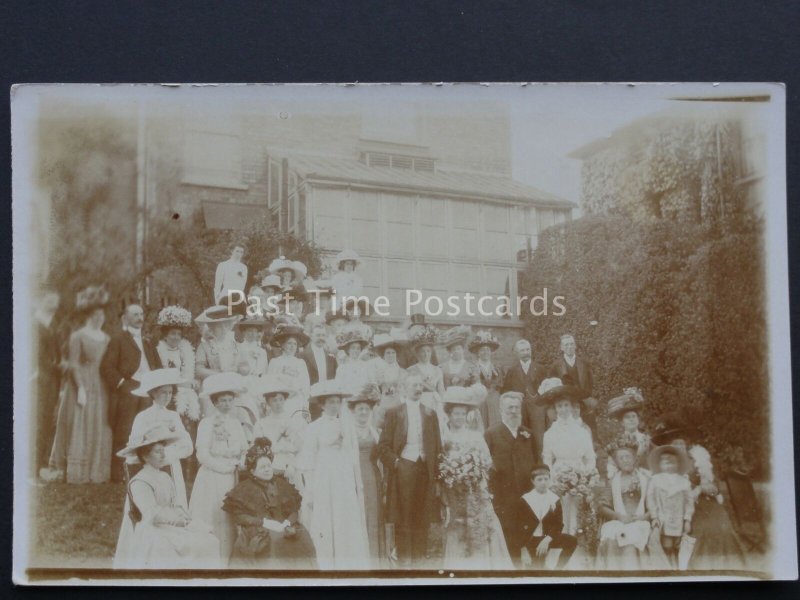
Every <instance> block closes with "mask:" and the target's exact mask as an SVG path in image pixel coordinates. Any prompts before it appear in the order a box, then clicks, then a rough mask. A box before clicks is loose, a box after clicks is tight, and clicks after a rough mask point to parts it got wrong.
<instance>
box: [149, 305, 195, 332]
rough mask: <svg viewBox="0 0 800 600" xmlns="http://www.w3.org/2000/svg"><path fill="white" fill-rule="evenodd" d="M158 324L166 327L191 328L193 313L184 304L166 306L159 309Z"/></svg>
mask: <svg viewBox="0 0 800 600" xmlns="http://www.w3.org/2000/svg"><path fill="white" fill-rule="evenodd" d="M156 325H158V326H159V327H161V328H164V329H190V328H191V327H192V326H193V323H192V313H190V312H189V311H188V310H186V309H185V308H183V307H182V306H178V305H173V306H166V307H164V308H162V309H161V310H160V311H158V318H157V319H156Z"/></svg>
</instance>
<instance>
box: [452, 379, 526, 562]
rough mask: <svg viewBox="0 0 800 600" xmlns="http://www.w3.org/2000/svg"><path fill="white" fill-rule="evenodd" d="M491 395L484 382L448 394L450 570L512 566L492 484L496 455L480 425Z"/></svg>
mask: <svg viewBox="0 0 800 600" xmlns="http://www.w3.org/2000/svg"><path fill="white" fill-rule="evenodd" d="M485 397H486V388H485V387H483V386H482V385H480V384H476V385H473V386H471V387H469V388H466V387H461V386H450V387H449V388H447V390H446V391H445V393H444V410H445V413H446V414H447V425H446V428H445V434H444V440H443V453H442V458H441V462H440V464H439V479H440V481H441V482H442V484H443V503H444V511H445V517H444V526H445V550H444V567H445V568H446V569H484V570H485V569H511V568H513V566H512V563H511V558H510V557H509V554H508V548H507V547H506V542H505V538H504V536H503V530H502V528H501V527H500V521H499V520H498V518H497V515H496V514H495V512H494V508H493V507H492V499H491V494H490V493H489V487H488V475H489V469H490V468H491V465H492V459H491V456H490V454H489V448H488V446H487V445H486V441H485V440H484V438H483V432H482V430H481V428H480V427H479V425H478V424H479V423H480V415H479V414H478V411H479V407H480V405H481V403H482V402H483V401H484V399H485Z"/></svg>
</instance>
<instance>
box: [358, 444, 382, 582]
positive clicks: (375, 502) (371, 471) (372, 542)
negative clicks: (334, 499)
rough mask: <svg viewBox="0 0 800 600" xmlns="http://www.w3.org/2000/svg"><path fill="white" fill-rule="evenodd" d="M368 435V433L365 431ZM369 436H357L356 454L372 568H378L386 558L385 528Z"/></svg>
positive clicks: (377, 477) (377, 476)
mask: <svg viewBox="0 0 800 600" xmlns="http://www.w3.org/2000/svg"><path fill="white" fill-rule="evenodd" d="M367 433H368V434H369V433H370V431H369V430H367ZM377 445H378V444H377V442H376V441H375V438H373V437H372V436H371V435H364V436H361V435H359V438H358V454H359V464H360V466H361V483H362V484H363V486H364V509H365V512H366V516H367V537H368V540H369V555H370V557H371V558H372V567H373V568H380V566H381V561H382V559H384V557H385V556H386V551H385V549H386V543H385V535H384V534H385V527H384V519H383V503H382V502H381V497H382V495H383V494H382V490H383V484H382V482H381V472H380V470H379V469H378V459H377V452H376V446H377Z"/></svg>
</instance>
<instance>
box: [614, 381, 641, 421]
mask: <svg viewBox="0 0 800 600" xmlns="http://www.w3.org/2000/svg"><path fill="white" fill-rule="evenodd" d="M643 408H644V396H642V392H641V391H639V388H625V390H624V391H623V393H622V396H617V397H616V398H612V399H611V400H609V401H608V416H609V418H612V419H620V418H622V416H623V415H624V414H625V413H627V412H630V411H635V412H637V413H640V412H641V411H642V409H643Z"/></svg>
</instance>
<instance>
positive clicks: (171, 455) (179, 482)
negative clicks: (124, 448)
mask: <svg viewBox="0 0 800 600" xmlns="http://www.w3.org/2000/svg"><path fill="white" fill-rule="evenodd" d="M154 425H164V426H166V427H167V429H169V431H172V432H174V433H176V434H177V435H179V436H180V438H179V439H178V440H177V441H176V442H173V443H172V444H169V445H168V446H167V447H166V448H164V453H165V454H166V464H167V465H168V466H169V469H170V473H171V474H172V480H173V481H174V482H175V492H176V495H175V499H176V502H177V503H178V504H179V505H180V506H182V507H183V508H188V507H189V504H188V502H187V501H186V484H185V483H184V481H183V469H181V459H183V458H189V457H190V456H191V455H192V452H194V445H193V444H192V438H191V436H190V435H189V432H188V431H186V428H185V427H184V426H183V421H181V418H180V416H179V415H178V413H176V412H175V411H174V410H169V409H167V408H162V407H160V406H158V405H157V404H153V405H152V406H151V407H150V408H146V409H144V410H143V411H142V412H140V413H139V414H138V415H136V418H135V419H134V420H133V425H132V426H131V435H130V438H129V439H130V441H133V440H137V439H140V438H141V437H142V436H143V435H144V434H145V433H146V432H147V431H149V430H150V429H151V428H152V427H153V426H154ZM127 462H128V464H137V463H138V462H139V460H138V459H137V458H136V457H135V456H132V457H130V458H128V459H127Z"/></svg>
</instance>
